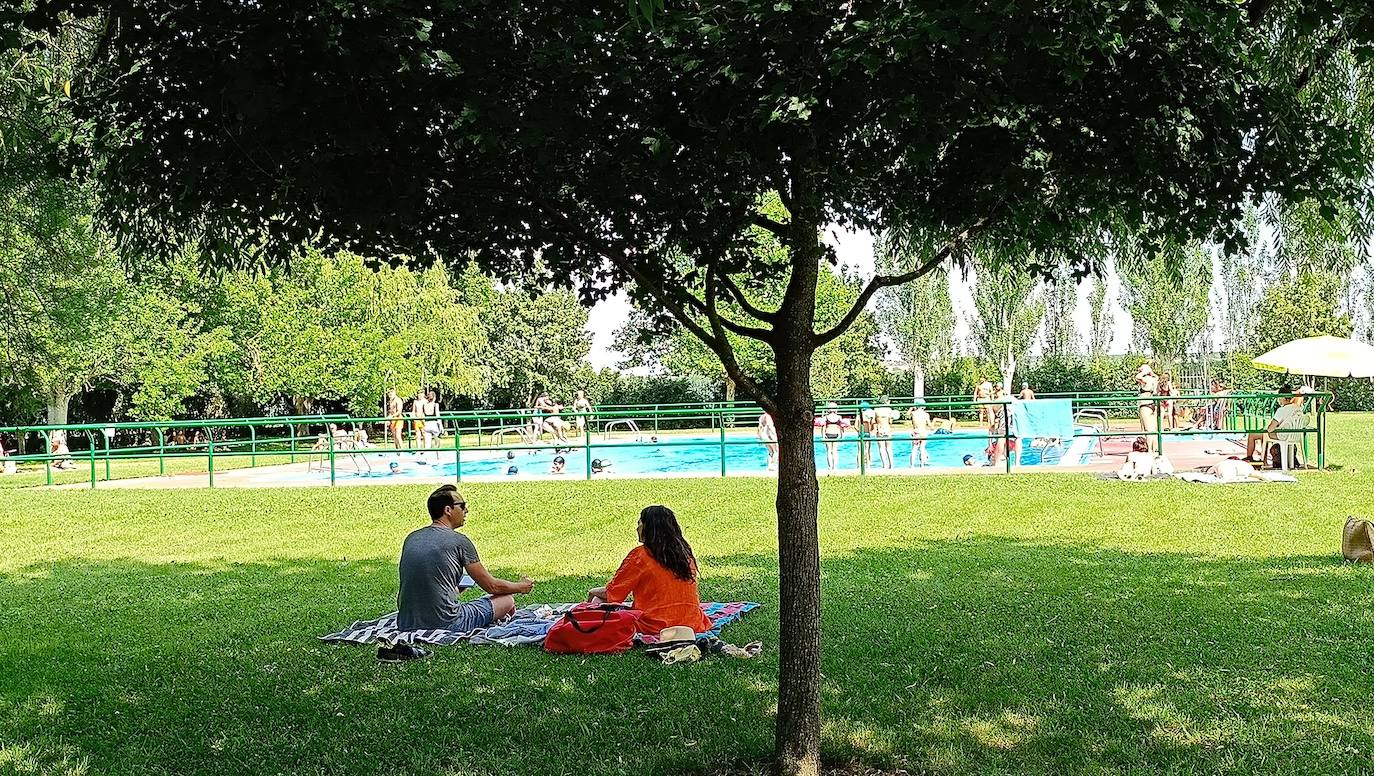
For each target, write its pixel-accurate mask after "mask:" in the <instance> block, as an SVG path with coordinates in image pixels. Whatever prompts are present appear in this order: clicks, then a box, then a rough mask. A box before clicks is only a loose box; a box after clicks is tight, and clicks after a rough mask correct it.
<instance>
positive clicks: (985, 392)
mask: <svg viewBox="0 0 1374 776" xmlns="http://www.w3.org/2000/svg"><path fill="white" fill-rule="evenodd" d="M991 398H992V381H991V380H989V379H988V378H986V377H980V378H978V385H977V387H975V388H974V389H973V401H974V402H975V403H976V402H980V401H987V400H988V399H991ZM977 408H978V422H979V423H982V424H983V425H984V426H990V425H992V408H991V407H989V406H988V405H986V404H978V405H977Z"/></svg>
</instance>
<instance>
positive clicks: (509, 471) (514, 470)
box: [506, 466, 520, 474]
mask: <svg viewBox="0 0 1374 776" xmlns="http://www.w3.org/2000/svg"><path fill="white" fill-rule="evenodd" d="M519 473H520V467H519V466H512V467H510V468H509V469H507V470H506V474H519Z"/></svg>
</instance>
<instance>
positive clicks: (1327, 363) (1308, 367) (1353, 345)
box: [1251, 336, 1374, 377]
mask: <svg viewBox="0 0 1374 776" xmlns="http://www.w3.org/2000/svg"><path fill="white" fill-rule="evenodd" d="M1251 363H1252V364H1254V365H1255V367H1256V368H1258V369H1267V370H1269V371H1271V372H1287V373H1288V374H1295V375H1316V376H1320V377H1374V346H1370V345H1366V344H1365V343H1363V342H1356V341H1355V340H1352V339H1346V338H1344V337H1330V336H1321V337H1307V338H1306V339H1299V340H1293V341H1292V342H1289V343H1287V344H1284V345H1280V346H1278V347H1276V348H1274V349H1273V350H1271V351H1269V352H1268V353H1265V354H1264V355H1262V356H1260V357H1258V358H1256V359H1255V360H1254V361H1252V362H1251Z"/></svg>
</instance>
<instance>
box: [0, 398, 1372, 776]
mask: <svg viewBox="0 0 1374 776" xmlns="http://www.w3.org/2000/svg"><path fill="white" fill-rule="evenodd" d="M1331 429H1332V442H1331V456H1332V461H1333V463H1335V464H1337V465H1339V466H1341V467H1342V468H1341V469H1340V470H1338V471H1334V472H1328V473H1306V474H1303V475H1302V481H1301V482H1300V483H1299V484H1297V485H1292V486H1282V485H1256V486H1229V487H1209V486H1199V485H1189V484H1186V483H1178V482H1161V483H1146V484H1126V483H1112V482H1102V481H1098V480H1095V479H1093V478H1092V477H1091V476H1087V475H1045V474H1031V475H1015V476H1009V477H961V476H949V477H920V478H870V479H863V478H858V477H837V478H829V479H827V480H825V481H824V482H823V483H822V489H823V499H822V514H821V525H822V552H823V555H824V564H823V565H824V595H825V604H824V628H825V636H824V642H825V648H826V654H825V659H824V674H825V680H824V688H823V697H824V704H825V706H824V709H825V718H826V722H825V731H824V736H825V738H824V751H825V754H826V756H827V758H828V759H830V760H833V761H839V762H846V761H857V762H862V763H866V764H869V765H873V766H877V767H882V768H904V769H907V770H909V771H913V772H933V773H950V774H974V773H989V772H1000V773H1046V774H1050V773H1066V772H1071V773H1127V772H1131V773H1153V772H1173V773H1218V772H1233V773H1250V772H1254V773H1353V772H1362V771H1363V772H1368V771H1370V770H1374V714H1371V713H1370V710H1371V700H1370V699H1371V698H1374V673H1372V672H1371V671H1370V670H1369V667H1370V665H1371V662H1370V655H1371V647H1370V644H1371V643H1374V611H1371V608H1370V606H1369V602H1370V600H1371V599H1370V590H1371V587H1372V586H1374V570H1371V569H1369V568H1355V567H1350V566H1344V565H1342V564H1341V563H1340V559H1339V555H1338V540H1339V532H1340V525H1341V523H1342V522H1343V521H1344V518H1345V516H1346V515H1347V514H1351V513H1357V514H1369V513H1370V512H1371V511H1374V507H1371V505H1374V481H1371V479H1370V477H1369V476H1368V473H1367V472H1368V470H1369V468H1370V467H1371V465H1374V442H1372V441H1371V439H1374V417H1371V416H1341V417H1337V418H1333V419H1332V421H1331ZM772 488H773V483H772V482H771V481H768V480H764V479H730V480H715V479H700V480H665V481H614V480H612V481H593V482H583V481H571V482H565V483H556V484H555V483H524V484H520V483H492V484H486V485H471V486H468V487H466V488H465V493H466V495H467V497H468V500H469V501H470V502H471V504H472V508H473V513H472V517H471V522H470V525H469V530H468V533H469V535H470V536H472V538H473V539H474V541H475V542H476V543H477V545H478V547H479V548H480V550H481V552H482V555H483V557H484V560H486V561H487V564H488V566H489V567H490V568H492V569H493V571H495V572H496V573H498V574H501V575H506V576H514V575H518V574H520V573H528V574H529V575H530V576H532V577H534V578H535V579H536V580H537V582H538V587H537V588H536V590H535V592H534V594H533V595H531V596H528V597H527V599H528V600H530V601H562V600H574V599H577V598H580V597H581V596H582V595H583V594H585V591H586V589H587V588H588V587H591V586H593V585H595V584H599V583H601V582H603V581H604V580H605V578H606V576H607V575H608V574H609V573H610V572H611V571H612V570H613V569H614V567H615V565H616V563H617V562H618V561H619V559H620V557H621V556H622V555H623V553H624V552H625V551H626V550H628V549H629V548H630V547H631V546H632V544H633V541H634V522H635V516H636V514H637V511H638V509H639V508H640V507H641V506H643V505H645V504H647V503H654V502H662V503H666V504H669V505H670V506H672V507H673V508H674V510H676V511H677V513H678V515H679V516H680V518H681V519H682V520H683V522H684V524H685V526H686V530H687V533H688V538H689V539H690V540H691V541H692V542H693V545H694V547H695V549H696V551H697V554H698V557H699V558H700V560H701V565H702V569H703V574H704V579H703V583H702V589H703V594H704V595H705V596H707V597H709V598H713V599H717V600H739V599H748V600H755V601H759V602H761V603H762V604H764V609H762V610H761V611H760V612H757V613H755V614H753V615H751V616H750V617H749V618H747V619H745V620H744V621H743V622H741V623H739V624H738V625H735V626H733V627H732V628H731V629H730V630H727V631H726V634H725V635H726V636H727V637H728V638H729V639H730V640H733V641H736V642H737V643H743V642H745V641H749V640H752V639H762V640H763V641H764V642H765V644H766V645H767V647H768V649H767V651H765V653H764V655H763V656H761V657H760V658H759V659H756V660H753V661H735V660H728V659H711V660H708V661H705V662H702V663H699V664H696V665H690V666H667V667H665V666H659V665H656V664H653V663H651V662H649V661H648V660H647V659H645V658H643V657H642V656H640V655H629V656H620V657H605V658H576V657H551V656H547V655H545V654H544V653H542V652H540V651H538V650H534V649H510V650H507V649H502V648H494V647H479V648H468V647H458V648H446V649H440V650H439V653H438V655H437V656H436V657H435V658H434V659H432V660H428V661H424V662H421V663H416V664H406V665H400V666H384V665H379V664H377V663H376V662H375V661H374V660H373V657H372V653H371V651H370V650H367V649H363V648H354V647H334V646H326V645H322V644H320V643H318V642H317V641H316V639H315V637H316V636H318V635H319V634H322V633H326V632H328V631H331V630H334V629H337V628H338V627H341V626H343V625H346V624H348V623H349V622H350V621H352V620H354V619H360V618H366V617H372V616H376V615H378V614H381V613H383V612H386V611H389V610H390V608H391V607H392V606H393V605H394V600H395V559H396V553H397V551H398V548H399V545H400V541H401V539H402V538H403V537H404V536H405V534H406V533H407V532H408V531H409V530H411V529H413V528H414V527H416V526H418V525H421V524H422V523H423V522H424V520H423V519H422V517H421V513H422V506H421V501H422V499H423V496H424V495H425V493H426V492H427V490H428V488H426V487H423V486H417V487H369V488H339V489H324V488H315V489H299V490H287V489H278V490H270V491H254V490H237V489H235V490H216V491H208V490H200V491H138V490H127V491H114V490H110V491H101V490H97V491H93V492H91V491H65V492H55V491H46V490H40V489H20V490H10V491H6V492H4V493H3V495H0V612H3V613H4V616H5V620H4V621H5V629H4V637H3V638H2V639H0V669H2V670H0V773H16V774H17V773H44V774H47V773H53V774H64V773H101V774H104V773H111V774H145V773H152V774H162V773H166V774H187V773H196V774H200V773H255V774H257V773H260V774H278V773H284V774H296V773H301V774H345V773H347V774H353V773H357V774H364V773H365V774H375V773H387V774H391V773H396V774H400V773H415V774H431V773H432V774H493V775H495V774H540V775H541V776H542V775H543V774H557V773H569V774H574V773H575V774H620V773H634V774H645V775H647V774H668V773H680V772H693V771H706V770H711V769H715V768H719V767H725V766H730V765H732V764H741V763H743V764H749V763H757V762H759V761H760V759H761V758H763V757H765V756H766V754H767V752H768V751H769V749H770V746H771V736H772V730H771V723H772V717H771V713H772V706H773V703H774V698H775V691H776V671H777V661H776V654H777V653H776V646H777V643H778V639H779V635H778V631H777V629H778V621H777V607H776V605H777V561H776V556H775V547H776V540H775V536H774V519H773V516H772V500H773V490H772Z"/></svg>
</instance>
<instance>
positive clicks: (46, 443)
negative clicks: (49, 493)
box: [38, 431, 52, 485]
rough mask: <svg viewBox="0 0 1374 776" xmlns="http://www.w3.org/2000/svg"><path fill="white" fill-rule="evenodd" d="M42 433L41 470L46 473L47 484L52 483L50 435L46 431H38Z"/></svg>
mask: <svg viewBox="0 0 1374 776" xmlns="http://www.w3.org/2000/svg"><path fill="white" fill-rule="evenodd" d="M38 433H40V434H42V435H43V470H44V472H45V473H46V475H47V478H48V484H49V485H51V484H52V436H51V435H50V434H49V432H47V431H40V432H38Z"/></svg>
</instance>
